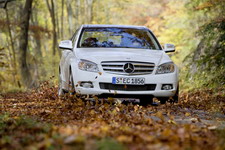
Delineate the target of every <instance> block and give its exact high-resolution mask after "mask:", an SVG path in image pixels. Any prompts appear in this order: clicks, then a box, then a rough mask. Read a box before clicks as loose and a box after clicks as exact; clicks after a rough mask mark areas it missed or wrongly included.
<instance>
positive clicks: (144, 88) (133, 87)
mask: <svg viewBox="0 0 225 150" xmlns="http://www.w3.org/2000/svg"><path fill="white" fill-rule="evenodd" d="M99 86H100V88H101V89H106V90H116V91H154V90H155V87H156V84H145V85H119V84H111V83H99Z"/></svg>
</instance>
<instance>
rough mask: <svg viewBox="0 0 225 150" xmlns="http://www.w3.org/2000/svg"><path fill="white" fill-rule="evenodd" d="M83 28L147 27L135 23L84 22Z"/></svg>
mask: <svg viewBox="0 0 225 150" xmlns="http://www.w3.org/2000/svg"><path fill="white" fill-rule="evenodd" d="M82 27H83V28H110V27H111V28H136V29H147V30H149V29H148V28H147V27H145V26H134V25H107V24H84V25H82Z"/></svg>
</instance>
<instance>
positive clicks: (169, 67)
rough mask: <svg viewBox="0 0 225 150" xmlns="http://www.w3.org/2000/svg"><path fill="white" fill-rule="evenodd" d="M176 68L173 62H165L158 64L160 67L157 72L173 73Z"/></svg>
mask: <svg viewBox="0 0 225 150" xmlns="http://www.w3.org/2000/svg"><path fill="white" fill-rule="evenodd" d="M174 70H175V67H174V64H173V63H172V62H171V63H165V64H162V65H160V66H158V68H157V70H156V74H164V73H171V72H174Z"/></svg>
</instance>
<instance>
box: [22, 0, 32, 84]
mask: <svg viewBox="0 0 225 150" xmlns="http://www.w3.org/2000/svg"><path fill="white" fill-rule="evenodd" d="M32 2H33V0H26V2H25V6H24V8H23V11H22V13H21V18H20V20H21V23H20V29H21V31H20V38H19V39H20V46H19V53H20V58H19V61H20V73H21V77H22V81H23V84H24V85H25V86H26V87H31V86H32V85H31V82H32V78H31V74H30V72H29V68H28V66H27V59H26V58H27V45H28V29H29V20H30V14H31V11H32Z"/></svg>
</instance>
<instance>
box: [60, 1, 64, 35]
mask: <svg viewBox="0 0 225 150" xmlns="http://www.w3.org/2000/svg"><path fill="white" fill-rule="evenodd" d="M63 18H64V0H62V12H61V38H62V39H64V34H63V31H64V30H63V28H64V19H63Z"/></svg>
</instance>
